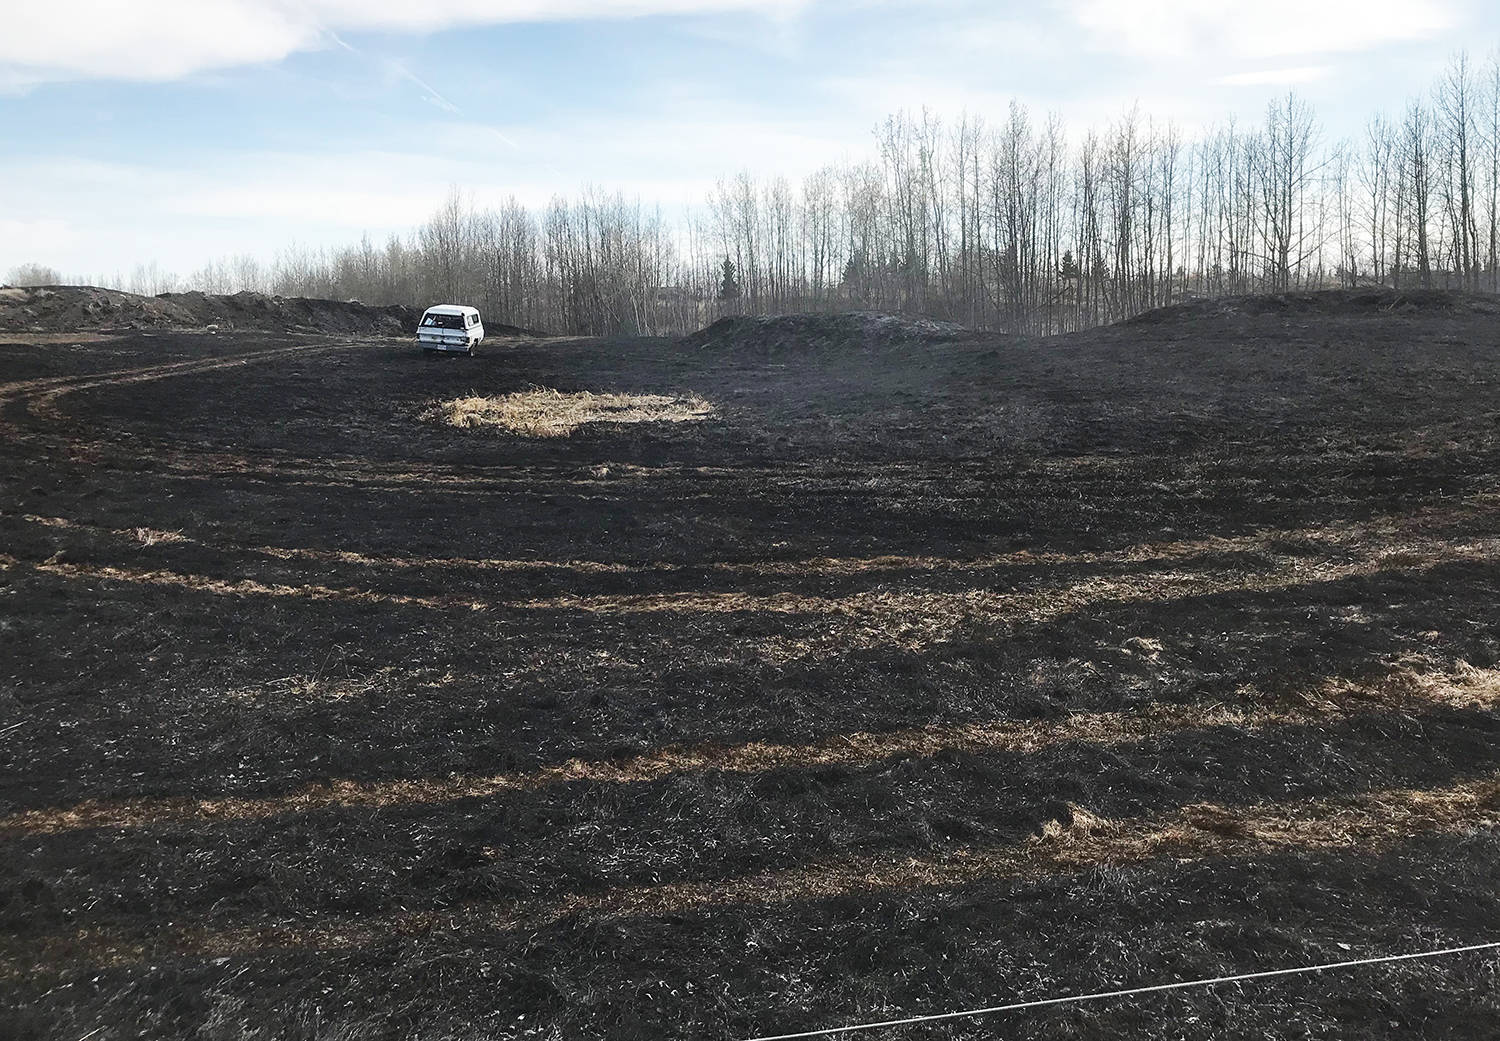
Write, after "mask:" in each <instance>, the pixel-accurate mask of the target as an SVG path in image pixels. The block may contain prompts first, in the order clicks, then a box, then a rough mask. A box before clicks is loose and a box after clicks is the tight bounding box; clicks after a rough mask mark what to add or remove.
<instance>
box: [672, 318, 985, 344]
mask: <svg viewBox="0 0 1500 1041" xmlns="http://www.w3.org/2000/svg"><path fill="white" fill-rule="evenodd" d="M974 335H976V334H975V333H974V331H973V330H971V329H967V328H965V327H964V326H962V325H957V324H955V323H953V322H944V321H940V320H938V319H935V318H925V317H921V316H918V315H898V314H886V313H884V312H881V311H844V312H839V313H836V314H787V315H773V316H766V315H730V316H728V317H725V318H720V319H719V320H718V321H717V322H714V323H713V324H712V325H710V326H709V327H708V328H706V329H699V330H698V331H697V332H695V333H692V334H690V335H688V336H687V337H685V338H684V342H685V343H687V344H688V345H689V346H692V347H699V348H714V349H722V350H736V351H739V350H758V351H762V352H764V353H767V354H774V353H797V354H800V353H807V352H812V351H830V350H832V351H838V350H856V349H864V350H870V349H890V348H896V347H906V346H912V345H922V344H934V343H944V342H952V341H954V340H965V339H968V338H970V337H972V336H974Z"/></svg>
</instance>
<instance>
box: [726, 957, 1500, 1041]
mask: <svg viewBox="0 0 1500 1041" xmlns="http://www.w3.org/2000/svg"><path fill="white" fill-rule="evenodd" d="M1496 949H1500V941H1494V942H1491V943H1475V944H1470V945H1468V946H1466V947H1444V948H1441V949H1439V950H1434V951H1417V952H1414V953H1410V954H1387V955H1382V956H1380V957H1377V958H1355V959H1352V960H1349V961H1332V962H1323V963H1322V964H1320V965H1297V966H1294V967H1292V968H1286V969H1267V970H1265V971H1262V972H1245V973H1240V974H1239V975H1235V976H1208V977H1204V978H1202V979H1196V980H1179V981H1177V982H1175V983H1157V984H1152V985H1150V986H1144V987H1127V988H1125V989H1123V990H1101V991H1095V992H1094V993H1091V994H1067V995H1064V996H1062V997H1057V998H1041V999H1038V1000H1035V1001H1017V1002H1013V1003H1011V1004H1009V1005H991V1006H989V1007H988V1008H971V1009H963V1010H961V1011H958V1012H939V1013H934V1014H932V1015H926V1016H910V1017H908V1018H906V1019H886V1020H881V1021H880V1022H876V1023H852V1024H849V1025H847V1026H841V1027H824V1028H822V1029H819V1030H802V1031H798V1032H797V1033H793V1034H767V1035H763V1036H761V1037H752V1038H747V1039H745V1041H794V1039H796V1038H807V1037H831V1036H833V1035H835V1034H851V1033H854V1032H856V1031H863V1030H881V1029H885V1028H889V1027H905V1026H914V1025H916V1024H918V1023H936V1022H939V1021H940V1020H945V1019H964V1018H967V1017H970V1016H988V1015H993V1014H995V1013H999V1012H1021V1011H1024V1010H1026V1009H1035V1008H1044V1007H1046V1006H1050V1005H1073V1004H1079V1003H1081V1002H1085V1001H1104V1000H1106V999H1109V998H1126V997H1130V996H1132V995H1136V994H1155V993H1159V992H1161V991H1167V990H1184V989H1186V988H1188V987H1211V986H1214V985H1215V984H1220V983H1246V982H1249V981H1251V980H1263V979H1269V978H1270V977H1272V976H1294V975H1297V974H1299V973H1307V972H1326V971H1329V970H1332V969H1354V968H1359V967H1360V966H1362V965H1381V964H1385V963H1388V962H1400V961H1416V960H1417V959H1419V958H1440V957H1443V956H1445V955H1450V954H1472V953H1474V952H1475V951H1491V950H1496Z"/></svg>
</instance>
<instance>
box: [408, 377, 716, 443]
mask: <svg viewBox="0 0 1500 1041" xmlns="http://www.w3.org/2000/svg"><path fill="white" fill-rule="evenodd" d="M713 413H714V408H713V405H711V404H710V403H709V402H708V401H707V400H706V399H704V398H701V397H699V396H698V395H696V394H689V395H685V396H679V395H667V394H595V393H592V392H591V391H586V390H584V391H576V392H573V393H563V392H562V391H557V390H550V389H548V388H545V387H538V388H535V389H533V390H524V391H518V392H516V393H514V394H502V395H499V396H498V397H483V396H480V395H470V396H468V397H462V398H453V399H452V400H449V401H440V402H437V403H435V404H434V405H433V406H432V407H431V408H429V409H428V410H427V411H426V412H424V413H423V414H422V418H423V419H426V420H430V421H434V422H440V423H445V424H447V425H448V426H453V427H465V428H473V427H498V428H499V429H501V430H505V431H507V432H509V433H512V434H521V435H524V436H527V437H568V436H570V435H571V434H572V433H573V432H574V431H575V430H577V429H578V428H579V427H581V426H585V425H587V424H590V423H688V422H694V421H697V420H702V419H707V418H709V417H710V416H712V415H713Z"/></svg>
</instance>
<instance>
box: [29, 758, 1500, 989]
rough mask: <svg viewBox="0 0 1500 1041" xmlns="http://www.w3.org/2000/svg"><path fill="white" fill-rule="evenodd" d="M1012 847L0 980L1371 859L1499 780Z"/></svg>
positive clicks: (382, 924) (143, 948)
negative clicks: (1108, 873)
mask: <svg viewBox="0 0 1500 1041" xmlns="http://www.w3.org/2000/svg"><path fill="white" fill-rule="evenodd" d="M1069 809H1070V816H1071V820H1069V821H1066V822H1064V821H1061V820H1053V821H1050V822H1048V823H1047V824H1046V825H1045V826H1044V827H1043V828H1042V830H1041V833H1040V834H1039V835H1036V836H1033V837H1032V838H1030V839H1028V840H1026V841H1025V842H1023V843H1020V844H1018V845H1011V846H1005V847H999V848H994V847H987V848H975V847H966V848H960V849H956V850H953V851H950V852H946V853H944V854H941V855H937V856H926V857H896V858H891V857H884V858H882V857H865V858H858V859H853V860H851V859H847V858H845V859H840V860H838V861H832V862H826V863H821V864H810V865H804V866H800V867H796V868H790V869H780V870H774V871H765V872H758V873H754V874H749V875H745V876H742V877H739V878H733V879H728V880H714V881H711V882H666V883H652V884H645V885H632V886H620V887H616V888H613V889H608V890H605V891H603V892H597V893H577V894H573V895H570V896H566V897H564V898H562V899H560V900H553V901H549V902H535V903H531V904H528V902H526V901H520V902H511V903H504V904H501V903H497V902H494V901H476V902H474V903H470V904H466V905H461V906H458V907H454V908H447V909H444V910H441V911H398V912H391V913H383V914H371V915H357V916H334V915H330V916H328V918H327V920H324V921H314V922H307V921H302V922H298V923H296V924H290V925H282V924H272V923H267V924H263V925H247V926H237V927H227V928H181V927H176V928H163V929H155V930H149V929H148V930H143V931H133V932H132V931H130V930H126V929H118V928H112V929H89V930H85V931H82V932H80V933H78V934H75V935H73V936H53V937H49V938H46V939H39V940H37V941H36V942H35V943H34V944H33V948H32V950H31V951H29V952H28V954H29V955H30V958H16V957H8V958H6V959H5V960H4V961H3V962H0V977H15V976H17V975H29V976H33V977H34V976H35V974H36V972H37V970H39V969H41V970H44V971H48V972H57V973H66V972H67V971H68V970H69V968H72V969H75V970H82V971H100V970H105V969H117V968H127V967H130V966H133V965H137V964H140V963H142V962H145V961H148V960H149V961H151V962H157V961H160V960H163V959H170V958H186V959H194V960H197V959H206V958H236V957H245V956H253V955H257V954H263V953H275V952H278V951H284V950H288V949H300V950H310V951H317V952H321V953H329V952H335V951H349V950H357V949H359V948H362V947H366V946H369V945H372V944H375V943H379V942H381V941H389V940H391V939H395V938H402V939H408V940H409V939H413V938H419V937H422V936H427V935H434V936H436V937H437V938H440V939H442V940H447V941H452V940H454V939H459V938H461V937H462V936H464V935H469V934H480V933H482V934H483V935H484V937H485V939H486V942H488V943H493V939H494V935H495V934H496V933H514V932H523V933H534V932H535V931H537V930H540V929H544V928H547V927H549V926H552V925H555V924H557V923H559V922H562V921H564V920H569V919H577V918H588V919H593V920H606V921H607V920H618V919H626V918H639V917H648V916H655V915H682V914H693V913H707V912H710V911H713V910H716V909H721V908H725V907H747V906H748V907H769V906H773V905H782V904H789V903H797V902H808V901H825V900H832V899H839V898H849V897H879V896H882V895H885V894H889V893H895V892H903V891H910V890H916V889H942V888H951V887H958V886H972V885H977V884H983V883H985V882H991V881H999V880H1003V879H1022V880H1024V879H1027V878H1041V877H1045V876H1048V875H1056V874H1064V873H1068V874H1071V873H1077V872H1080V871H1085V870H1088V869H1091V868H1097V867H1101V866H1110V867H1125V866H1130V865H1136V864H1144V863H1148V862H1153V861H1163V860H1175V861H1179V862H1183V861H1205V860H1210V859H1229V858H1246V859H1248V858H1254V857H1257V856H1267V855H1274V854H1280V853H1286V852H1298V853H1327V852H1337V851H1354V850H1357V851H1360V852H1363V853H1381V852H1384V851H1387V850H1389V849H1391V848H1394V847H1395V846H1396V845H1397V844H1398V843H1399V842H1402V841H1405V840H1409V839H1412V838H1416V837H1419V836H1431V835H1451V834H1463V833H1465V832H1472V831H1476V830H1493V829H1494V828H1496V827H1500V773H1490V774H1486V775H1483V776H1480V777H1477V778H1474V779H1471V780H1469V781H1465V782H1462V783H1460V784H1456V785H1452V786H1448V787H1444V788H1433V789H1410V788H1399V789H1388V790H1383V791H1377V792H1370V793H1365V794H1361V795H1355V796H1341V797H1337V798H1318V799H1299V800H1289V801H1285V802H1267V803H1261V804H1258V805H1254V806H1249V807H1225V806H1220V805H1217V804H1213V803H1198V804H1194V805H1190V806H1184V807H1182V808H1180V809H1177V810H1174V811H1172V812H1170V813H1167V814H1163V815H1160V816H1157V817H1152V818H1146V819H1142V820H1134V821H1114V820H1108V819H1105V818H1101V817H1098V816H1095V815H1094V814H1092V813H1090V812H1089V811H1088V810H1086V809H1084V808H1081V807H1077V806H1070V808H1069Z"/></svg>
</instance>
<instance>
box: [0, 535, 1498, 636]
mask: <svg viewBox="0 0 1500 1041" xmlns="http://www.w3.org/2000/svg"><path fill="white" fill-rule="evenodd" d="M1349 555H1350V556H1352V557H1353V559H1352V560H1348V561H1346V562H1342V563H1332V562H1328V561H1324V562H1319V563H1315V564H1307V563H1305V562H1302V561H1297V560H1293V561H1290V562H1287V563H1283V564H1282V565H1281V566H1280V567H1277V568H1273V569H1271V570H1268V571H1263V572H1259V573H1257V574H1254V575H1249V576H1237V579H1236V580H1235V581H1233V582H1231V583H1226V582H1225V581H1224V579H1223V575H1222V574H1213V573H1211V572H1210V573H1202V572H1192V571H1185V570H1182V569H1168V570H1162V571H1157V572H1154V573H1153V572H1147V573H1142V574H1134V575H1128V576H1123V577H1113V578H1086V579H1083V580H1081V581H1078V582H1074V583H1071V584H1069V585H1066V586H1062V587H1057V588H1051V589H1042V590H1027V591H1021V592H994V591H989V590H982V589H974V590H967V591H962V592H922V593H912V592H901V591H885V590H873V591H868V592H862V593H852V594H849V595H846V596H838V597H830V596H809V595H804V594H798V593H773V594H750V593H740V592H685V593H647V594H607V593H606V594H594V595H586V596H569V595H563V596H554V597H542V598H517V599H513V600H500V599H478V598H475V597H473V596H463V595H436V596H424V595H417V594H407V593H393V592H385V591H381V590H374V589H363V588H359V587H352V586H342V587H335V586H328V585H322V584H318V583H309V584H304V585H290V584H282V583H268V582H261V581H258V580H254V579H235V578H214V577H209V576H204V575H196V574H190V573H183V572H177V571H171V570H166V569H144V568H129V567H117V566H113V565H105V564H81V563H70V562H67V561H61V562H54V561H24V560H20V559H18V558H16V557H14V556H11V555H9V554H3V553H0V570H4V571H18V572H25V571H30V572H34V573H36V574H43V575H51V576H55V577H58V578H61V579H64V580H66V581H79V582H93V581H103V582H122V583H128V584H131V585H137V586H156V587H161V588H167V589H180V590H186V591H189V592H195V593H207V594H210V595H213V596H229V597H287V598H293V599H300V600H308V601H336V602H347V603H362V604H385V605H391V606H396V607H404V608H417V609H420V610H432V611H451V610H464V611H473V612H486V611H526V612H532V611H541V612H547V611H551V612H558V613H563V614H566V613H569V612H586V613H590V614H597V615H605V616H627V615H636V614H657V613H670V614H692V615H700V614H749V613H761V614H778V615H788V616H795V615H806V616H810V617H814V618H817V619H819V620H820V621H823V622H827V623H828V625H827V627H826V628H825V629H823V630H822V631H820V632H818V633H815V634H808V635H803V636H795V635H789V634H784V633H782V634H777V635H774V636H768V637H756V638H746V639H745V640H744V641H743V642H744V644H745V645H746V646H747V647H748V646H750V645H751V644H753V645H754V648H753V649H754V650H756V651H757V652H758V653H760V654H762V655H763V656H765V657H767V659H768V660H778V661H788V660H792V659H794V658H797V657H801V656H805V655H807V654H809V653H812V652H813V651H815V650H816V649H817V648H818V647H820V646H823V645H824V644H826V643H828V641H836V642H837V643H838V645H839V646H840V647H843V648H845V649H849V648H853V649H869V648H875V647H891V646H898V647H903V648H906V649H920V648H922V647H925V646H930V645H931V644H933V643H934V642H940V641H942V640H945V639H948V638H950V637H951V635H952V633H953V632H954V630H955V629H956V628H957V627H958V626H960V625H964V624H967V623H972V622H975V621H983V622H987V623H1008V622H1026V623H1028V624H1035V623H1037V622H1045V621H1049V620H1053V619H1056V618H1058V617H1061V616H1063V615H1066V614H1070V613H1073V612H1076V611H1078V610H1080V609H1082V608H1085V607H1088V606H1092V605H1098V604H1102V603H1115V604H1122V603H1161V602H1166V601H1171V600H1178V599H1183V598H1187V597H1194V596H1209V595H1216V594H1222V593H1264V592H1274V591H1277V590H1282V589H1288V588H1293V587H1296V586H1305V585H1310V584H1314V583H1320V584H1321V583H1329V582H1336V581H1341V580H1347V579H1351V578H1362V577H1369V576H1372V575H1375V574H1378V573H1380V572H1383V571H1389V570H1399V571H1401V572H1403V573H1419V572H1421V571H1426V570H1430V569H1432V568H1435V567H1440V566H1445V565H1451V564H1454V563H1459V562H1467V563H1474V564H1491V563H1494V562H1495V561H1496V560H1497V559H1500V537H1496V536H1489V537H1483V538H1478V539H1470V540H1467V541H1464V542H1452V541H1449V540H1446V539H1440V538H1432V537H1414V538H1412V539H1410V540H1408V541H1406V542H1404V543H1403V544H1402V546H1401V548H1400V549H1396V550H1387V549H1381V550H1378V551H1376V552H1374V553H1369V552H1366V553H1364V554H1359V553H1354V552H1351V553H1350V554H1349Z"/></svg>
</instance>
